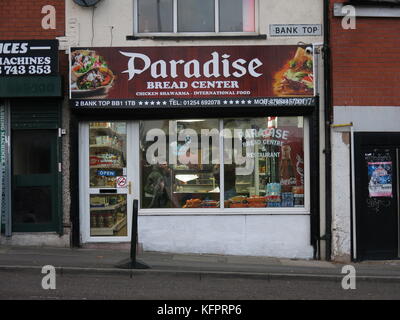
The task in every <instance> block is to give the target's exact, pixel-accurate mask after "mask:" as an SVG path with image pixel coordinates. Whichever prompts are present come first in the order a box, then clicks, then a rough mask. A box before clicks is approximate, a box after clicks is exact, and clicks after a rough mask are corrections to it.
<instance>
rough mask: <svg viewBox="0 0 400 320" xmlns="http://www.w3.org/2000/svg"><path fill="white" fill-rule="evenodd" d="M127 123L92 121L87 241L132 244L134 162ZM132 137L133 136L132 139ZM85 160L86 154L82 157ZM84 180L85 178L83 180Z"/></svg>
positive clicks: (88, 156) (86, 222)
mask: <svg viewBox="0 0 400 320" xmlns="http://www.w3.org/2000/svg"><path fill="white" fill-rule="evenodd" d="M128 125H129V124H128V123H127V122H90V123H89V124H88V128H87V129H88V135H87V136H86V139H85V140H86V143H85V144H86V148H85V149H86V150H88V152H87V153H86V156H87V158H86V163H87V164H88V165H87V166H86V167H87V170H86V173H87V174H86V175H85V176H86V179H87V181H86V184H87V187H88V188H87V190H88V192H86V201H87V203H86V205H85V206H86V208H87V209H89V210H88V214H86V215H85V213H84V212H85V211H86V212H87V210H83V211H82V210H81V214H84V215H85V222H84V226H82V227H83V228H84V229H85V230H84V232H83V233H84V234H85V237H84V238H85V239H84V241H85V240H87V241H105V242H109V241H129V239H130V238H129V237H130V219H131V210H132V200H131V196H132V178H131V176H130V175H131V174H132V171H133V170H131V169H130V167H131V166H132V160H131V159H130V157H129V156H128V155H129V154H131V152H130V149H131V147H130V145H131V143H128V139H129V140H130V139H131V138H132V137H131V135H128ZM128 136H129V137H128ZM81 157H82V155H81ZM82 178H83V177H82V176H81V179H82Z"/></svg>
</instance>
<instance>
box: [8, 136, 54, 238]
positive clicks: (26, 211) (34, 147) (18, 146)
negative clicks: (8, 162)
mask: <svg viewBox="0 0 400 320" xmlns="http://www.w3.org/2000/svg"><path fill="white" fill-rule="evenodd" d="M12 138H13V151H12V164H13V181H12V182H13V183H12V184H13V197H12V198H13V202H12V217H13V221H12V222H13V231H15V232H20V231H28V232H29V231H55V230H58V219H59V217H58V210H59V207H58V202H59V201H58V190H59V189H58V173H59V170H58V167H57V163H58V157H57V153H58V151H57V132H56V130H38V129H35V130H13V133H12Z"/></svg>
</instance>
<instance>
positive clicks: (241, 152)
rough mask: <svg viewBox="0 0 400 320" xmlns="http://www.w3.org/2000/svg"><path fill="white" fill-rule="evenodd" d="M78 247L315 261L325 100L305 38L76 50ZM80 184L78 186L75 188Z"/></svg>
mask: <svg viewBox="0 0 400 320" xmlns="http://www.w3.org/2000/svg"><path fill="white" fill-rule="evenodd" d="M70 68H71V69H70V70H71V87H70V89H71V90H70V106H71V109H72V112H73V114H74V121H73V126H74V128H75V129H73V130H72V132H75V135H74V136H73V137H72V139H73V140H74V141H75V146H76V148H73V149H72V152H73V156H74V157H75V159H76V160H75V163H76V171H77V172H78V174H77V175H76V186H77V189H76V192H75V196H76V199H79V201H77V203H78V207H79V210H77V215H76V216H75V217H73V218H72V220H73V221H74V223H75V225H76V224H79V236H77V235H76V234H75V236H74V238H75V239H80V242H81V243H83V244H85V243H93V242H127V241H130V232H131V230H130V226H131V222H130V221H131V217H132V203H133V199H138V200H139V241H140V242H141V243H143V247H144V249H145V250H156V251H169V252H196V253H223V254H239V255H264V256H285V257H302V258H312V257H313V256H314V254H315V249H316V237H317V235H318V221H319V220H318V215H319V210H318V198H319V195H318V189H319V188H318V181H319V180H318V175H317V172H318V168H319V160H318V147H317V146H318V127H319V125H318V116H317V115H318V98H317V97H316V96H315V94H314V92H315V87H314V86H315V85H314V83H315V81H314V65H313V48H312V46H311V47H307V46H224V47H205V46H203V47H142V48H139V47H135V48H127V47H120V48H117V47H109V48H103V47H96V48H71V53H70ZM73 184H74V183H73Z"/></svg>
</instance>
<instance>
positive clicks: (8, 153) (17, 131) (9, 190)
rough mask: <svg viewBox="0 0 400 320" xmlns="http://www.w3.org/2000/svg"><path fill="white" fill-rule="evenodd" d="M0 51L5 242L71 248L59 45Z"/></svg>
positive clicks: (14, 45)
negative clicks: (66, 216) (66, 218)
mask: <svg viewBox="0 0 400 320" xmlns="http://www.w3.org/2000/svg"><path fill="white" fill-rule="evenodd" d="M0 47H1V53H0V60H1V63H0V68H1V77H0V97H1V101H0V107H1V114H2V116H1V122H2V123H1V134H2V137H1V153H2V157H1V158H2V161H1V164H2V174H1V184H2V188H1V189H2V199H1V215H2V218H1V222H2V223H1V224H2V233H3V234H4V236H5V237H4V238H3V239H2V240H4V241H5V243H8V244H12V245H18V244H31V245H32V244H46V243H47V244H49V245H51V244H52V245H57V246H60V245H61V246H69V243H70V242H69V235H68V234H67V235H65V233H64V217H63V209H64V208H63V197H62V190H63V181H62V161H63V160H62V145H63V142H62V131H61V128H62V105H63V98H64V93H63V87H62V77H61V74H60V71H59V56H58V47H59V44H58V41H57V40H2V41H0Z"/></svg>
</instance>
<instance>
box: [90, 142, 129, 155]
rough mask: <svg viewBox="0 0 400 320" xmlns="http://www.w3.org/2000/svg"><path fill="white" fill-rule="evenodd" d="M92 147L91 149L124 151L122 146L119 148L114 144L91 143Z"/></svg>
mask: <svg viewBox="0 0 400 320" xmlns="http://www.w3.org/2000/svg"><path fill="white" fill-rule="evenodd" d="M90 148H91V149H108V150H112V151H116V152H119V153H123V151H122V150H121V148H118V147H116V146H115V145H112V144H91V145H90Z"/></svg>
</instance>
